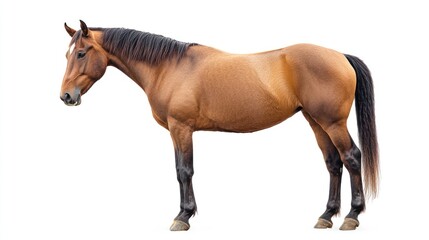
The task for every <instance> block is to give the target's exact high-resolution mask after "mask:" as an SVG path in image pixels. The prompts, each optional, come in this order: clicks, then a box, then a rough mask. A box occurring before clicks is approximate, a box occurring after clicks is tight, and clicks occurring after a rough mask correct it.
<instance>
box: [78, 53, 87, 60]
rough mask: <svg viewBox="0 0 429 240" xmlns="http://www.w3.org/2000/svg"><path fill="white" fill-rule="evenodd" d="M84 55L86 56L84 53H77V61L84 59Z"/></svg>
mask: <svg viewBox="0 0 429 240" xmlns="http://www.w3.org/2000/svg"><path fill="white" fill-rule="evenodd" d="M85 54H86V53H85V52H78V53H77V58H78V59H80V58H83V57H85Z"/></svg>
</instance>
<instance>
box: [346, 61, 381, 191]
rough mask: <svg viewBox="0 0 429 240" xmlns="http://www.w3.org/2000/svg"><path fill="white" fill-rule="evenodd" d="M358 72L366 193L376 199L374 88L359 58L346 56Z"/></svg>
mask: <svg viewBox="0 0 429 240" xmlns="http://www.w3.org/2000/svg"><path fill="white" fill-rule="evenodd" d="M344 55H345V56H346V58H347V60H349V62H350V64H351V65H352V66H353V68H354V69H355V72H356V81H357V83H356V93H355V107H356V116H357V124H358V132H359V142H360V145H361V150H362V162H363V170H364V179H365V193H366V195H367V196H372V197H376V196H377V188H378V175H379V161H378V142H377V130H376V126H375V111H374V87H373V83H372V77H371V73H370V71H369V69H368V67H367V66H366V65H365V63H364V62H363V61H362V60H360V59H359V58H357V57H355V56H351V55H347V54H344Z"/></svg>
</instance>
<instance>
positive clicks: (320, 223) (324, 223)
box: [314, 218, 332, 229]
mask: <svg viewBox="0 0 429 240" xmlns="http://www.w3.org/2000/svg"><path fill="white" fill-rule="evenodd" d="M331 227H332V221H329V220H326V219H323V218H319V220H317V223H316V225H315V226H314V228H318V229H326V228H331Z"/></svg>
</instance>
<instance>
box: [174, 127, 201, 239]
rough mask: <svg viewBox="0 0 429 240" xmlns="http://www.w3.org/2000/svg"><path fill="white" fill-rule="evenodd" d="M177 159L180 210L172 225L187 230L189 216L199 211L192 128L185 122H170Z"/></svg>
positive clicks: (176, 228)
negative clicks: (194, 180)
mask: <svg viewBox="0 0 429 240" xmlns="http://www.w3.org/2000/svg"><path fill="white" fill-rule="evenodd" d="M169 129H170V134H171V137H172V139H173V144H174V152H175V159H176V173H177V180H178V182H179V186H180V212H179V214H178V215H177V217H176V218H175V219H174V222H173V224H172V225H171V227H170V230H171V231H187V230H188V229H189V228H190V225H189V218H190V217H192V216H193V215H194V214H195V212H196V211H197V204H196V202H195V196H194V190H193V188H192V176H193V175H194V167H193V151H192V132H193V131H192V129H191V128H190V127H189V126H186V125H184V124H178V123H176V124H170V123H169Z"/></svg>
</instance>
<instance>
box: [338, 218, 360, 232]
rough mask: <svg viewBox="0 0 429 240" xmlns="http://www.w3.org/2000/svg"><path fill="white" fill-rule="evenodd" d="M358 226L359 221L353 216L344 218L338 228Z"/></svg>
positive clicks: (352, 228) (354, 227)
mask: <svg viewBox="0 0 429 240" xmlns="http://www.w3.org/2000/svg"><path fill="white" fill-rule="evenodd" d="M358 226H359V221H358V220H356V219H353V218H345V219H344V223H343V225H341V227H340V230H355V229H356V228H357V227H358Z"/></svg>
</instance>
